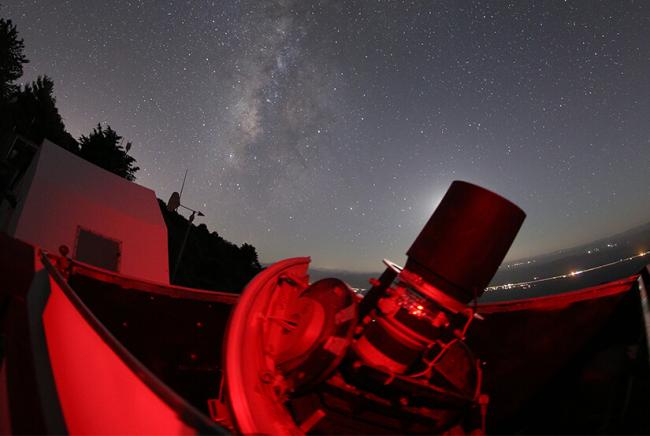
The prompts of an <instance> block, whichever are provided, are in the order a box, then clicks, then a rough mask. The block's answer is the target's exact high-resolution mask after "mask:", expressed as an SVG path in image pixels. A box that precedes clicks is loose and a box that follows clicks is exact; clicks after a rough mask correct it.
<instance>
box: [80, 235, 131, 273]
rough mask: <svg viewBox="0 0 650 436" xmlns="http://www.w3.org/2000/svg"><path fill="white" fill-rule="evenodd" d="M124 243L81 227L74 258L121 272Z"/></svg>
mask: <svg viewBox="0 0 650 436" xmlns="http://www.w3.org/2000/svg"><path fill="white" fill-rule="evenodd" d="M121 253H122V243H121V242H120V241H117V240H115V239H110V238H107V237H105V236H102V235H99V234H97V233H94V232H91V231H90V230H87V229H84V228H81V227H79V228H78V230H77V242H76V249H75V256H74V258H75V259H76V260H78V261H81V262H85V263H88V264H91V265H94V266H98V267H100V268H104V269H107V270H111V271H119V266H120V256H121Z"/></svg>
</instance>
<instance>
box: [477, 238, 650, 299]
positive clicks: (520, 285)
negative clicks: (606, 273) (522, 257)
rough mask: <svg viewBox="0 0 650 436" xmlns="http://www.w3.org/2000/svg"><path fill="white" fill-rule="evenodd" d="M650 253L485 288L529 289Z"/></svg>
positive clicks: (646, 253) (649, 252) (487, 289)
mask: <svg viewBox="0 0 650 436" xmlns="http://www.w3.org/2000/svg"><path fill="white" fill-rule="evenodd" d="M616 245H617V244H607V246H608V247H610V246H611V247H614V246H616ZM611 247H610V248H611ZM648 254H650V250H648V251H641V252H640V253H639V254H636V255H634V256H630V257H626V258H624V259H619V260H616V261H614V262H609V263H605V264H602V265H598V266H594V267H592V268H587V269H584V270H576V271H571V272H570V273H568V274H561V275H557V276H552V277H544V278H542V279H538V278H537V277H534V278H533V280H528V281H525V282H518V283H505V284H502V285H495V286H488V287H487V288H485V290H486V291H497V290H507V289H515V288H517V289H529V288H531V287H532V286H533V285H534V284H536V283H541V282H548V281H551V280H559V279H564V278H567V277H575V276H577V275H580V274H583V273H586V272H591V271H595V270H599V269H602V268H607V267H609V266H612V265H616V264H618V263H623V262H628V261H630V260H632V259H636V258H639V257H643V256H647V255H648ZM522 263H523V262H521V263H519V264H513V266H516V265H520V264H522ZM508 267H510V266H509V265H508Z"/></svg>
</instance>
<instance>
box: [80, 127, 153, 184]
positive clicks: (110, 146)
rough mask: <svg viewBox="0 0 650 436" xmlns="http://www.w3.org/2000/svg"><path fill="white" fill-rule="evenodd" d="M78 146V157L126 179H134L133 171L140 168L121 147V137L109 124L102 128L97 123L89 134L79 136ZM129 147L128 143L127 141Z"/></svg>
mask: <svg viewBox="0 0 650 436" xmlns="http://www.w3.org/2000/svg"><path fill="white" fill-rule="evenodd" d="M79 146H80V149H79V156H80V157H82V158H84V159H86V160H87V161H89V162H92V163H94V164H95V165H97V166H99V167H101V168H104V169H105V170H108V171H110V172H112V173H114V174H117V175H118V176H120V177H124V178H125V179H126V180H130V181H134V180H135V173H136V172H137V171H138V170H139V169H140V168H139V167H137V166H135V159H134V158H133V157H131V156H129V155H128V154H127V152H126V150H125V149H124V147H122V137H121V136H120V135H118V134H117V132H116V131H115V130H113V129H111V127H110V126H108V125H107V126H106V128H104V127H102V125H101V124H97V127H96V128H94V129H93V131H92V133H91V134H90V135H88V136H82V137H81V138H79ZM129 147H130V143H127V148H129Z"/></svg>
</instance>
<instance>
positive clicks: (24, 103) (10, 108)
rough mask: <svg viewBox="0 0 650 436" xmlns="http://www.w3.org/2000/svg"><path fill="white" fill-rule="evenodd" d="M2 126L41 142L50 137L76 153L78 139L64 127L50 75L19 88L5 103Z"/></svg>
mask: <svg viewBox="0 0 650 436" xmlns="http://www.w3.org/2000/svg"><path fill="white" fill-rule="evenodd" d="M1 115H2V121H1V123H2V128H3V129H4V130H13V131H15V132H16V133H20V134H21V135H23V136H25V137H27V138H28V139H30V140H32V141H34V142H35V143H37V144H40V143H41V142H42V141H43V139H44V138H47V139H49V140H51V141H53V142H54V143H56V144H58V145H60V146H61V147H63V148H65V149H67V150H69V151H72V152H77V150H78V147H77V141H75V139H74V138H73V137H72V135H70V134H69V133H68V132H67V131H66V130H65V125H64V124H63V119H62V118H61V115H60V114H59V110H58V109H57V107H56V99H55V98H54V82H53V81H52V79H50V78H49V77H47V76H39V77H38V78H37V79H36V81H34V82H32V83H30V84H27V85H25V86H24V88H23V89H21V90H19V91H18V92H17V93H16V94H15V95H14V98H12V101H11V102H9V103H7V104H5V105H3V108H2V114H1Z"/></svg>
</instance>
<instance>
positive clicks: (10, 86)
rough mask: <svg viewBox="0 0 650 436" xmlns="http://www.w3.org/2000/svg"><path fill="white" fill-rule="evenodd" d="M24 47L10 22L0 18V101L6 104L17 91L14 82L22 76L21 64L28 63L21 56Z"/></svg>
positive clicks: (22, 55) (23, 56)
mask: <svg viewBox="0 0 650 436" xmlns="http://www.w3.org/2000/svg"><path fill="white" fill-rule="evenodd" d="M24 48H25V45H24V43H23V40H22V39H18V32H17V31H16V26H14V25H13V23H12V22H11V20H5V19H4V18H0V101H2V102H6V101H8V100H9V98H10V97H11V96H12V95H13V94H15V93H16V91H18V86H17V85H15V84H14V81H16V80H17V79H19V78H20V77H21V76H22V75H23V64H26V63H27V62H29V61H28V60H27V58H26V57H25V55H24V54H23V49H24Z"/></svg>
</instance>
